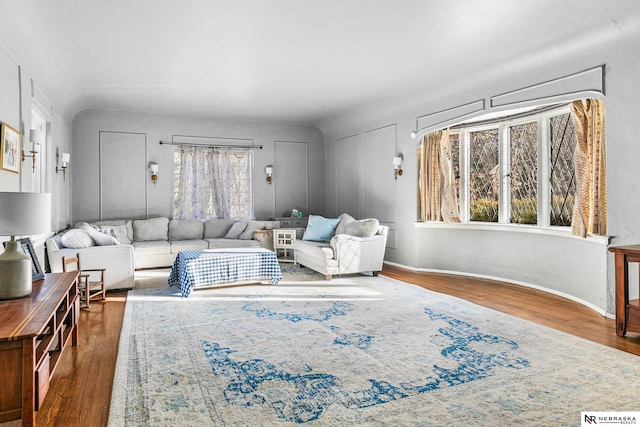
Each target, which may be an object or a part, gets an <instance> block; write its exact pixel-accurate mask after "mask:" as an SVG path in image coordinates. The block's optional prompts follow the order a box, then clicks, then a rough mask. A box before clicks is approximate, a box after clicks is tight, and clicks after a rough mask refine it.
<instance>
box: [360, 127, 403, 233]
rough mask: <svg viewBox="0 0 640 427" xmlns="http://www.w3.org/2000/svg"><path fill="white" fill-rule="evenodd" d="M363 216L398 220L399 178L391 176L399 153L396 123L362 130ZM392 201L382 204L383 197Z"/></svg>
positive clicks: (390, 221)
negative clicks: (393, 164)
mask: <svg viewBox="0 0 640 427" xmlns="http://www.w3.org/2000/svg"><path fill="white" fill-rule="evenodd" d="M364 146H365V149H364V158H363V159H362V161H363V169H364V200H363V206H364V210H363V217H365V218H377V219H378V220H379V221H380V222H388V223H392V224H395V223H396V221H397V206H398V204H397V203H396V198H397V193H398V181H396V180H394V179H393V166H392V163H393V158H394V157H395V156H396V155H397V154H398V152H397V150H398V126H397V124H392V125H387V126H383V127H380V128H377V129H372V130H368V131H365V132H364ZM382 199H384V200H386V201H392V202H393V203H383V200H382Z"/></svg>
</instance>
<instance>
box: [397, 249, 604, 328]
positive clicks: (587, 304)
mask: <svg viewBox="0 0 640 427" xmlns="http://www.w3.org/2000/svg"><path fill="white" fill-rule="evenodd" d="M384 263H385V264H387V265H390V266H393V267H398V268H403V269H405V270H410V271H415V272H418V273H441V274H451V275H454V276H465V277H475V278H477V279H488V280H494V281H498V282H504V283H511V284H513V285H518V286H524V287H526V288H531V289H536V290H538V291H543V292H547V293H549V294H553V295H557V296H559V297H562V298H566V299H568V300H571V301H574V302H577V303H578V304H581V305H584V306H585V307H587V308H590V309H591V310H593V311H595V312H596V313H598V314H600V315H601V316H604V317H607V318H609V319H615V314H611V313H607V312H606V311H604V310H602V309H601V308H599V307H597V306H595V305H593V304H591V303H590V302H587V301H585V300H583V299H580V298H576V297H574V296H573V295H569V294H565V293H564V292H558V291H556V290H555V289H549V288H545V287H543V286H539V285H534V284H532V283H527V282H521V281H519V280H512V279H505V278H504V277H496V276H489V275H486V274H477V273H464V272H460V271H449V270H438V269H434V268H416V267H410V266H407V265H403V264H398V263H395V262H391V261H385V262H384Z"/></svg>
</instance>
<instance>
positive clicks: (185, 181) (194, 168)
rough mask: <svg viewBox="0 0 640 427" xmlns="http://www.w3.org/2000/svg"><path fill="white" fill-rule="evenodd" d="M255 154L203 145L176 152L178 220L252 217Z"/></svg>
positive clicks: (186, 147) (174, 214)
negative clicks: (252, 174)
mask: <svg viewBox="0 0 640 427" xmlns="http://www.w3.org/2000/svg"><path fill="white" fill-rule="evenodd" d="M252 169H253V153H251V152H250V151H236V150H227V149H216V148H212V147H201V146H188V145H184V146H181V147H180V149H179V150H176V151H175V152H174V177H175V181H174V209H173V217H174V218H176V219H207V218H223V219H251V218H253V190H252V185H251V171H252Z"/></svg>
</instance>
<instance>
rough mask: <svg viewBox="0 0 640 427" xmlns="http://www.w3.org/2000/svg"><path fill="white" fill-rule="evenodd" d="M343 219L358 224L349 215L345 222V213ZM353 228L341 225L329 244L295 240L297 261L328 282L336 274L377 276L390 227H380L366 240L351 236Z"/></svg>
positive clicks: (380, 268) (365, 238) (294, 246)
mask: <svg viewBox="0 0 640 427" xmlns="http://www.w3.org/2000/svg"><path fill="white" fill-rule="evenodd" d="M340 217H341V221H345V222H347V223H350V224H357V223H358V221H356V220H354V219H353V218H351V217H349V216H348V215H347V219H346V220H345V216H344V214H343V215H341V216H340ZM349 219H350V220H349ZM342 225H344V224H342ZM347 225H348V224H347ZM350 229H351V230H353V226H352V227H351V228H349V227H346V226H342V227H341V226H340V225H338V227H337V228H336V234H335V235H334V236H333V237H332V238H331V241H329V242H316V241H309V240H296V241H295V243H294V245H293V248H294V257H295V262H296V263H297V264H300V265H303V266H305V267H308V268H310V269H312V270H315V271H318V272H320V273H322V274H324V275H325V278H326V279H327V280H331V278H332V276H334V275H336V274H338V275H340V274H352V273H362V272H372V273H373V275H374V276H375V275H377V274H378V272H380V271H381V270H382V264H383V261H384V252H385V247H386V244H387V234H388V232H389V227H387V226H384V225H378V226H377V231H376V233H375V234H373V235H372V236H367V237H359V236H358V235H353V234H349V231H350ZM354 234H359V233H354Z"/></svg>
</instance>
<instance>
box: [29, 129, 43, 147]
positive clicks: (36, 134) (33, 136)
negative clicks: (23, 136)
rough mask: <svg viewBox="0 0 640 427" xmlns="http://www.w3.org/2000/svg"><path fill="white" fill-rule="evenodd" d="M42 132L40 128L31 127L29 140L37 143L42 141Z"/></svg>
mask: <svg viewBox="0 0 640 427" xmlns="http://www.w3.org/2000/svg"><path fill="white" fill-rule="evenodd" d="M41 135H42V134H41V133H40V131H39V130H38V129H31V130H30V131H29V141H30V142H35V143H38V144H39V143H40V138H41Z"/></svg>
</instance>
